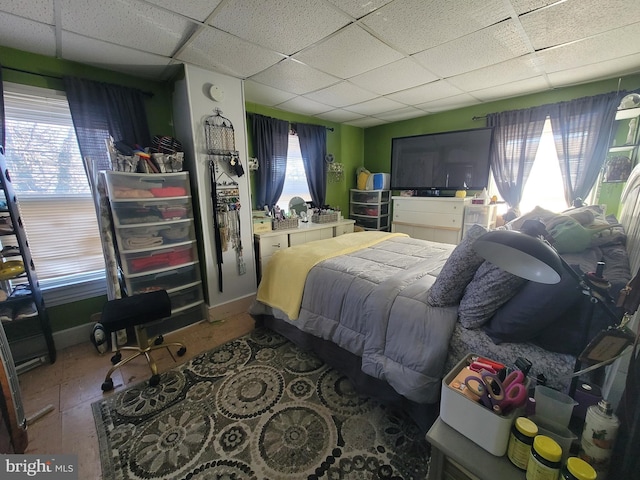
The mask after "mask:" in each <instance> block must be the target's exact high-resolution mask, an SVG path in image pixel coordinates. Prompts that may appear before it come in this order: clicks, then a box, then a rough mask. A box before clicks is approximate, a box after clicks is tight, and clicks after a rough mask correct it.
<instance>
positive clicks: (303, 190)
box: [276, 135, 311, 211]
mask: <svg viewBox="0 0 640 480" xmlns="http://www.w3.org/2000/svg"><path fill="white" fill-rule="evenodd" d="M293 197H301V198H302V199H303V200H304V201H305V202H310V201H311V194H310V193H309V185H308V184H307V174H306V173H305V171H304V163H303V162H302V154H301V153H300V141H299V140H298V136H297V135H289V147H288V149H287V173H286V175H285V179H284V186H283V187H282V193H281V194H280V198H279V199H278V201H277V202H276V204H277V205H279V206H280V208H282V209H283V210H285V211H289V202H290V201H291V199H292V198H293Z"/></svg>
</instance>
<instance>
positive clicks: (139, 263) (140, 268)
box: [121, 242, 198, 275]
mask: <svg viewBox="0 0 640 480" xmlns="http://www.w3.org/2000/svg"><path fill="white" fill-rule="evenodd" d="M121 257H122V270H123V271H124V274H125V275H135V274H139V273H145V272H155V271H162V270H169V269H171V268H175V267H180V266H183V265H186V264H188V263H191V262H193V261H195V260H196V259H197V258H198V256H197V252H196V247H195V242H189V243H188V244H186V245H177V246H174V247H170V248H160V249H157V250H151V251H145V252H139V253H123V252H121Z"/></svg>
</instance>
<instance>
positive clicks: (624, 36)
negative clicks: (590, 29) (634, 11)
mask: <svg viewBox="0 0 640 480" xmlns="http://www.w3.org/2000/svg"><path fill="white" fill-rule="evenodd" d="M639 46H640V24H636V25H629V26H627V27H622V28H617V29H615V30H610V31H608V32H605V33H602V34H600V35H596V36H593V37H590V38H586V39H584V40H579V41H577V42H572V43H569V44H566V45H562V46H560V47H554V48H549V49H546V50H543V51H540V52H538V54H537V55H538V57H539V58H540V59H541V60H542V63H541V66H542V67H543V68H544V70H545V71H546V72H548V73H551V72H558V71H561V70H568V69H570V68H578V67H582V66H587V65H595V64H597V63H598V62H604V61H607V60H611V59H612V58H615V57H624V56H627V55H632V54H634V53H638V52H639V51H640V47H639Z"/></svg>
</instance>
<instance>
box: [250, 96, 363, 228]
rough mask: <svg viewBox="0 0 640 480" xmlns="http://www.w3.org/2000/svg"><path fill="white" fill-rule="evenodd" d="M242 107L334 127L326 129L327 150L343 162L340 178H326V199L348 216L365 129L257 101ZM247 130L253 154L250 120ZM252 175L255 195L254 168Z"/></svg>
mask: <svg viewBox="0 0 640 480" xmlns="http://www.w3.org/2000/svg"><path fill="white" fill-rule="evenodd" d="M245 108H246V110H247V113H257V114H260V115H264V116H267V117H273V118H278V119H280V120H287V121H288V122H291V123H296V122H300V123H309V124H314V125H324V126H325V127H328V128H333V131H331V130H329V131H327V153H332V154H333V155H334V157H335V162H339V163H342V164H343V165H344V175H343V176H342V179H341V180H339V181H337V182H331V181H330V182H327V198H326V202H327V204H328V205H331V206H332V207H333V208H336V207H340V210H341V211H342V212H344V216H345V217H348V216H349V215H348V212H349V189H351V188H354V187H355V176H356V174H355V172H356V169H357V168H358V167H360V166H362V164H363V160H364V157H363V148H364V144H363V141H364V131H363V130H362V129H361V128H358V127H352V126H350V125H343V124H340V123H335V122H329V121H327V120H322V119H320V118H316V117H311V116H307V115H300V114H296V113H291V112H285V111H284V110H278V109H277V108H272V107H266V106H264V105H259V104H257V103H249V102H247V103H246V104H245ZM247 130H248V135H247V137H248V143H249V156H254V153H253V145H252V135H251V125H250V122H249V121H247ZM251 175H252V178H251V196H252V198H254V199H255V198H256V191H255V178H254V177H255V175H254V174H253V172H251ZM252 208H254V209H258V208H260V206H258V205H253V206H252Z"/></svg>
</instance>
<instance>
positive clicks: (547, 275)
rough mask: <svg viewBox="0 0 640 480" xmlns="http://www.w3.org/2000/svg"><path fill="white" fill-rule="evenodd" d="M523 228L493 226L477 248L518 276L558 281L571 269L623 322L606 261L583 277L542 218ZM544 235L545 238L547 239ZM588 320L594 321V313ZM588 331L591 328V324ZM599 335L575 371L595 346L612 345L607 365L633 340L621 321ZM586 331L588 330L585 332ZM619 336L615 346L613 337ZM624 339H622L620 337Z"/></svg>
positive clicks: (607, 310) (614, 318) (579, 282)
mask: <svg viewBox="0 0 640 480" xmlns="http://www.w3.org/2000/svg"><path fill="white" fill-rule="evenodd" d="M521 230H522V231H515V230H492V231H490V232H487V233H485V234H484V235H482V236H481V237H479V238H478V239H477V240H476V241H475V242H474V244H473V249H474V250H475V251H476V252H477V253H478V254H479V255H480V256H481V257H482V258H484V259H485V260H487V261H489V262H491V263H493V264H494V265H496V266H498V267H499V268H501V269H503V270H505V271H506V272H509V273H511V274H513V275H516V276H518V277H521V278H524V279H526V280H530V281H533V282H539V283H546V284H555V283H558V282H559V281H560V278H561V276H562V272H563V271H565V272H567V273H568V274H569V275H570V276H571V277H572V278H573V279H574V280H575V282H576V285H577V286H579V287H580V288H581V290H582V293H583V294H585V295H587V296H588V297H589V301H590V302H591V303H592V304H598V305H599V306H600V307H601V308H602V309H603V310H604V312H605V313H606V314H607V315H608V317H609V318H610V319H611V320H612V321H613V323H614V324H615V325H617V324H618V323H619V322H620V316H619V315H618V314H617V313H616V312H615V311H614V310H612V309H611V307H610V306H609V305H608V302H607V300H608V299H609V296H608V292H607V289H608V286H609V284H608V282H607V281H606V280H605V279H604V278H603V277H602V272H603V269H604V263H603V262H598V268H597V270H596V272H595V274H594V273H586V274H585V275H583V276H582V277H581V276H580V275H578V273H577V272H576V271H575V270H574V269H573V268H572V267H571V266H570V265H569V264H568V263H567V262H566V261H565V260H564V259H563V258H562V257H561V256H560V255H559V254H558V252H557V251H556V250H555V249H554V248H553V247H552V246H551V245H550V242H552V241H553V239H552V238H551V236H550V235H549V233H548V232H547V230H546V228H545V226H544V224H543V223H542V222H540V221H539V220H527V221H525V222H524V223H523V225H522V227H521ZM543 239H544V240H543ZM592 313H593V309H591V310H590V315H589V316H590V318H589V321H588V324H590V323H591V315H592ZM587 331H588V328H587ZM604 333H605V334H604V335H603V334H600V335H598V336H597V337H596V338H595V339H594V340H593V341H592V342H591V343H589V345H588V346H587V347H586V348H585V350H584V351H583V352H582V353H581V354H580V356H579V357H578V358H577V359H576V367H575V369H574V375H575V371H577V370H578V369H579V366H580V363H581V361H582V360H591V358H590V357H589V353H590V352H592V351H594V350H599V351H600V352H601V351H602V350H603V348H604V346H605V345H607V346H610V348H609V349H608V351H607V359H606V360H605V361H601V362H600V363H599V364H598V367H594V368H593V369H595V368H599V367H600V366H604V365H606V364H608V363H610V362H611V361H613V360H614V359H615V358H617V356H619V355H620V353H621V352H622V351H623V350H624V349H626V347H627V346H629V345H630V344H631V343H632V342H633V337H630V336H629V335H628V334H627V333H626V332H625V331H624V330H623V325H619V326H618V325H617V326H616V327H615V328H613V329H612V330H611V331H609V330H607V331H605V332H604ZM585 334H586V333H585ZM612 336H613V337H615V339H616V342H613V344H614V346H615V347H616V348H613V346H611V345H612V342H611V337H612ZM620 339H622V341H620ZM576 382H577V376H575V377H574V379H573V381H572V384H571V387H570V394H573V393H574V391H575V384H576Z"/></svg>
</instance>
